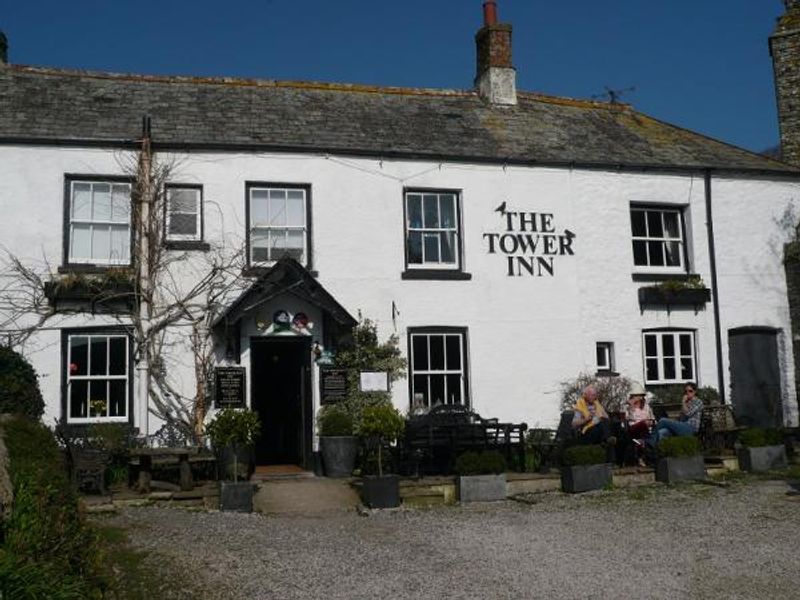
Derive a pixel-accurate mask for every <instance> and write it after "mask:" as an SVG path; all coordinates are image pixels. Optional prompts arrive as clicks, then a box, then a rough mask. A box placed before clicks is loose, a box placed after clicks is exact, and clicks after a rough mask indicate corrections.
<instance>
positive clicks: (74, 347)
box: [69, 337, 89, 375]
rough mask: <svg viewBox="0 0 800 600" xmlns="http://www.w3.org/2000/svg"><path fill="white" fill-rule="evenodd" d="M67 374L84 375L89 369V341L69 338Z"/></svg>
mask: <svg viewBox="0 0 800 600" xmlns="http://www.w3.org/2000/svg"><path fill="white" fill-rule="evenodd" d="M69 350H70V351H69V374H70V375H86V373H87V372H88V369H89V339H88V338H85V337H71V338H69Z"/></svg>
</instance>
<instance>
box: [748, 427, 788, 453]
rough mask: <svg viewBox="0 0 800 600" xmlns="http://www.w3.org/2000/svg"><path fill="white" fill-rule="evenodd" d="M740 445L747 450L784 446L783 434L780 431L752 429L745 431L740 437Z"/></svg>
mask: <svg viewBox="0 0 800 600" xmlns="http://www.w3.org/2000/svg"><path fill="white" fill-rule="evenodd" d="M738 440H739V443H740V444H741V445H742V446H744V447H745V448H758V447H761V446H780V445H782V444H783V432H782V431H781V430H780V429H763V428H761V427H751V428H749V429H743V430H742V431H740V432H739V435H738Z"/></svg>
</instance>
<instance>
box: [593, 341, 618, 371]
mask: <svg viewBox="0 0 800 600" xmlns="http://www.w3.org/2000/svg"><path fill="white" fill-rule="evenodd" d="M596 354H597V370H598V371H613V370H614V342H597V345H596Z"/></svg>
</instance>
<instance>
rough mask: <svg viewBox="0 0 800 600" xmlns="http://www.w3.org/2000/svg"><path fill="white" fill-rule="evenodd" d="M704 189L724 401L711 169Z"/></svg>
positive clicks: (722, 398)
mask: <svg viewBox="0 0 800 600" xmlns="http://www.w3.org/2000/svg"><path fill="white" fill-rule="evenodd" d="M703 178H704V181H705V190H706V233H707V237H708V259H709V263H710V267H711V301H712V302H713V303H714V338H715V340H714V341H715V342H716V346H717V386H718V389H719V399H720V401H721V402H722V404H726V401H725V374H724V371H723V369H722V332H721V329H720V324H719V287H718V286H717V255H716V251H715V250H714V219H713V216H712V212H711V169H706V170H705V171H704V173H703Z"/></svg>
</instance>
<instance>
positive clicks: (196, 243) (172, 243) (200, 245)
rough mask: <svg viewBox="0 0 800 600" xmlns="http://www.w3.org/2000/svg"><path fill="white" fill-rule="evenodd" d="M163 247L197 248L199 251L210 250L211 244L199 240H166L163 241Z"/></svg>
mask: <svg viewBox="0 0 800 600" xmlns="http://www.w3.org/2000/svg"><path fill="white" fill-rule="evenodd" d="M164 247H165V248H166V249H167V250H199V251H200V252H208V251H209V250H211V245H210V244H209V243H208V242H203V241H201V240H167V241H166V242H164Z"/></svg>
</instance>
